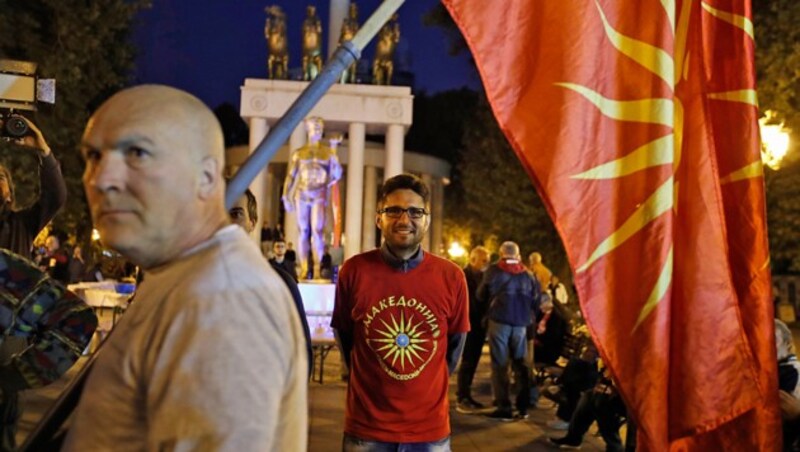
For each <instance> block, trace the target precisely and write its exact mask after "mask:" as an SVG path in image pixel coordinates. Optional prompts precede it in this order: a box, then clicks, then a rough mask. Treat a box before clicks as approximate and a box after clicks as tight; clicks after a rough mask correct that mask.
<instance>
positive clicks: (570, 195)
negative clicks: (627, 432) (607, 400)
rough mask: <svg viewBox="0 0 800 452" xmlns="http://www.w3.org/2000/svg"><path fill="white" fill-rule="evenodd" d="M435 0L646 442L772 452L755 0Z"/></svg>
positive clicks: (775, 434)
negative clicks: (457, 36)
mask: <svg viewBox="0 0 800 452" xmlns="http://www.w3.org/2000/svg"><path fill="white" fill-rule="evenodd" d="M443 1H444V3H445V5H446V6H447V8H448V9H449V11H450V13H451V15H452V16H453V18H454V19H455V21H456V23H457V24H458V25H459V27H460V28H461V31H462V33H463V34H464V36H465V38H466V40H467V42H468V44H469V47H470V49H471V50H472V53H473V55H474V57H475V60H476V62H477V65H478V68H479V71H480V73H481V78H482V80H483V83H484V86H485V88H486V93H487V96H488V98H489V101H490V103H491V105H492V109H493V111H494V114H495V117H496V118H497V120H498V122H499V124H500V127H501V128H502V129H503V131H504V133H505V135H506V137H507V138H508V140H509V142H510V143H511V145H512V147H513V148H514V150H515V151H516V153H517V155H518V156H519V158H520V159H521V161H522V163H523V165H524V166H525V168H526V169H527V171H528V173H529V175H530V176H531V178H532V179H533V181H534V183H535V185H536V186H537V189H538V190H539V193H540V195H541V196H542V199H543V200H544V202H545V205H546V206H547V208H548V210H549V212H550V215H551V217H552V218H553V220H554V223H555V224H556V227H557V229H558V230H559V233H560V235H561V237H562V239H563V241H564V245H565V248H566V250H567V253H568V255H569V260H570V263H571V265H572V267H573V271H574V274H575V283H576V287H577V289H578V293H579V296H580V300H581V307H582V309H583V311H584V313H585V316H586V321H587V324H588V326H589V329H590V331H591V333H592V336H593V337H594V339H595V342H596V343H597V345H598V348H599V349H600V353H601V355H602V356H603V358H604V360H605V361H606V363H607V364H608V366H609V369H610V370H611V373H612V375H613V376H614V380H615V381H616V382H617V384H618V386H619V390H620V393H621V394H622V396H623V398H624V400H625V402H626V405H627V406H628V408H629V411H630V416H631V417H632V419H633V420H634V421H635V422H636V423H637V425H638V427H639V447H640V449H641V450H656V451H663V450H669V449H674V450H680V449H696V450H700V449H702V448H704V447H706V446H708V445H715V444H733V443H731V442H729V439H731V438H735V439H736V440H737V441H743V442H742V443H740V444H739V447H738V448H739V449H740V448H742V447H743V448H744V449H747V450H757V449H761V450H773V449H774V448H776V447H779V441H780V440H779V439H778V438H779V437H780V432H779V430H778V429H777V424H776V423H775V422H774V421H775V417H774V413H776V411H775V410H776V408H777V399H776V398H775V397H773V395H772V393H773V392H774V391H775V384H774V383H773V380H776V378H777V377H776V372H777V371H776V361H775V359H774V353H775V350H774V335H773V334H772V331H773V330H772V325H771V323H770V322H772V320H771V319H772V312H771V302H770V301H769V298H770V294H769V291H770V285H769V270H768V266H767V248H766V228H765V223H764V194H763V179H762V177H761V167H760V161H759V160H758V158H759V154H758V137H757V124H756V121H755V119H756V115H757V112H756V107H755V95H754V83H755V82H754V80H753V66H752V57H753V42H752V25H749V24H750V21H749V19H748V16H749V7H748V3H747V2H746V1H744V0H720V1H714V0H706V1H705V2H701V1H694V0H692V1H689V0H495V1H492V2H477V1H474V0H443ZM770 347H772V348H771V349H770ZM770 360H771V361H770ZM744 419H749V420H750V421H751V422H744V421H743V420H744ZM756 421H758V422H756ZM732 427H735V428H732ZM734 430H735V431H734Z"/></svg>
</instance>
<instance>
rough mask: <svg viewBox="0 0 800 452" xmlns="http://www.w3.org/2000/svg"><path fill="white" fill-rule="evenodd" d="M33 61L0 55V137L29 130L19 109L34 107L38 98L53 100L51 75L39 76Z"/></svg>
mask: <svg viewBox="0 0 800 452" xmlns="http://www.w3.org/2000/svg"><path fill="white" fill-rule="evenodd" d="M36 68H37V65H36V63H31V62H29V61H17V60H2V59H0V139H2V140H16V139H18V138H22V137H24V136H26V135H28V134H30V133H31V131H30V128H29V127H28V124H27V123H26V122H25V120H24V119H23V118H22V116H21V115H20V113H19V112H20V111H36V107H37V103H38V102H46V103H50V104H52V103H55V97H56V90H55V84H56V81H55V80H54V79H39V78H38V77H37V75H36Z"/></svg>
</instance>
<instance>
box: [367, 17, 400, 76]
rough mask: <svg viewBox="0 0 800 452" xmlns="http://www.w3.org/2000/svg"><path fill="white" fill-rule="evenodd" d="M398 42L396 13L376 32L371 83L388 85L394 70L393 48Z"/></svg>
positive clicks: (398, 32) (398, 28)
mask: <svg viewBox="0 0 800 452" xmlns="http://www.w3.org/2000/svg"><path fill="white" fill-rule="evenodd" d="M398 42H400V24H399V23H398V22H397V14H394V15H393V16H392V19H391V20H390V21H389V22H387V23H386V25H384V26H383V28H381V31H379V32H378V39H377V42H376V43H375V60H374V61H373V62H372V83H374V84H376V85H389V84H390V83H391V82H392V72H394V49H395V47H397V43H398Z"/></svg>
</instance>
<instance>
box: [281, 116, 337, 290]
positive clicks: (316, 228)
mask: <svg viewBox="0 0 800 452" xmlns="http://www.w3.org/2000/svg"><path fill="white" fill-rule="evenodd" d="M305 126H306V132H307V133H308V143H306V145H305V146H302V147H300V148H298V149H295V150H294V151H293V152H292V155H291V157H290V158H289V167H288V170H287V171H286V180H285V181H284V185H283V196H282V198H281V199H282V201H283V205H284V208H285V209H286V211H287V212H295V213H296V215H297V227H298V229H299V232H300V238H299V240H298V244H297V254H298V260H299V261H300V264H301V266H302V268H303V270H302V273H301V279H305V278H307V277H308V276H309V257H312V256H313V275H314V276H318V275H319V263H320V260H321V259H322V253H323V248H324V246H325V241H324V238H323V234H324V230H325V212H326V207H327V206H328V199H329V197H330V190H331V187H332V186H333V185H334V184H336V182H337V181H338V180H339V179H341V178H342V166H341V164H340V163H339V159H338V158H337V157H336V152H335V151H334V150H333V149H331V148H330V147H328V146H325V145H324V144H322V142H321V141H322V130H323V127H324V125H323V121H322V119H321V118H316V117H312V118H307V119H306V120H305ZM312 251H313V253H312Z"/></svg>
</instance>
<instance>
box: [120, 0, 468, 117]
mask: <svg viewBox="0 0 800 452" xmlns="http://www.w3.org/2000/svg"><path fill="white" fill-rule="evenodd" d="M356 3H357V4H358V6H359V22H361V23H362V24H363V23H364V22H365V21H366V19H367V18H368V17H369V15H370V14H371V13H372V12H373V11H374V10H375V9H376V8H377V7H378V5H379V3H380V1H379V0H362V1H358V2H356ZM436 3H437V2H436V1H435V0H407V1H406V2H405V4H404V5H403V6H402V7H401V8H400V11H399V16H400V29H401V42H400V43H399V44H398V49H397V52H396V54H395V67H396V70H397V69H398V68H402V67H403V66H407V67H408V68H409V70H410V71H411V72H413V73H414V76H415V90H416V92H420V91H426V92H428V93H436V92H439V91H442V90H448V89H454V88H460V87H462V86H464V85H467V86H470V87H473V88H475V87H477V86H478V85H479V83H480V82H479V80H478V78H477V75H475V73H474V71H472V70H471V69H470V66H469V61H468V58H469V56H468V55H467V54H466V53H464V54H462V55H460V56H458V57H452V56H450V55H449V54H448V53H447V48H448V44H449V43H448V41H447V38H446V35H445V33H444V32H443V31H442V30H440V29H439V28H437V27H427V26H425V25H423V24H422V16H423V15H424V14H425V13H426V12H427V11H429V10H430V9H431V8H433V7H434V6H435V5H436ZM273 4H274V5H279V6H280V7H281V8H283V10H284V12H285V13H286V14H287V18H288V33H287V34H288V36H287V37H288V40H289V50H290V60H289V67H290V69H291V68H293V67H299V66H300V65H301V55H300V50H301V49H300V46H301V42H300V30H301V24H302V21H303V19H304V18H305V7H306V5H309V4H313V5H316V6H317V16H318V17H319V18H320V19H321V21H322V24H323V39H324V49H327V37H328V30H327V24H328V6H329V4H328V1H327V0H307V1H302V0H277V1H276V0H272V1H269V0H267V1H264V0H260V1H255V0H215V1H208V2H198V1H194V0H154V1H153V7H152V8H151V9H149V10H146V11H144V12H142V13H141V14H140V17H139V22H138V25H137V29H136V32H135V35H134V40H135V43H136V45H137V47H138V49H139V50H138V51H139V56H138V59H137V62H136V64H137V70H136V72H135V75H134V76H135V79H134V80H135V81H136V82H137V83H163V84H167V85H172V86H176V87H178V88H181V89H184V90H187V91H189V92H191V93H193V94H195V95H196V96H198V97H200V98H201V99H202V100H203V101H204V102H206V104H208V105H209V106H210V107H212V108H214V107H216V106H217V105H219V104H220V103H222V102H230V103H232V104H233V105H235V106H236V107H237V108H238V106H239V87H240V86H241V85H242V83H243V82H244V79H245V78H266V75H267V68H266V60H267V47H266V40H265V39H264V22H265V19H266V13H265V12H264V8H265V7H266V6H269V5H273ZM373 46H374V44H370V46H368V47H367V49H366V50H365V51H364V54H363V55H364V56H366V57H367V58H369V59H370V60H371V57H372V54H373V52H374V50H373ZM325 54H326V55H327V50H325Z"/></svg>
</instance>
